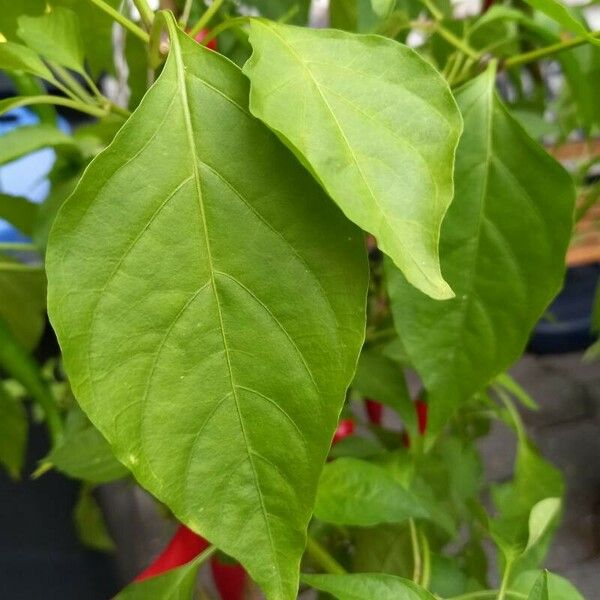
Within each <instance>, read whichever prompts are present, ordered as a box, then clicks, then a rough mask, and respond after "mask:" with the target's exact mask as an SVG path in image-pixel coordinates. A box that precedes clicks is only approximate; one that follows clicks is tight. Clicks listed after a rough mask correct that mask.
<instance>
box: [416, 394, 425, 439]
mask: <svg viewBox="0 0 600 600" xmlns="http://www.w3.org/2000/svg"><path fill="white" fill-rule="evenodd" d="M415 408H416V410H417V419H418V421H419V433H420V434H421V435H423V434H424V433H425V431H426V429H427V402H425V401H424V400H417V401H416V402H415Z"/></svg>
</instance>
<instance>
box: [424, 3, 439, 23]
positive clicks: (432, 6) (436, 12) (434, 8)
mask: <svg viewBox="0 0 600 600" xmlns="http://www.w3.org/2000/svg"><path fill="white" fill-rule="evenodd" d="M421 2H422V4H423V6H425V8H427V10H428V11H429V12H430V13H431V15H432V16H433V18H434V19H435V20H436V21H441V20H442V19H443V18H444V13H443V12H442V11H441V10H440V9H439V8H438V7H437V6H436V5H435V4H434V3H433V1H432V0H421Z"/></svg>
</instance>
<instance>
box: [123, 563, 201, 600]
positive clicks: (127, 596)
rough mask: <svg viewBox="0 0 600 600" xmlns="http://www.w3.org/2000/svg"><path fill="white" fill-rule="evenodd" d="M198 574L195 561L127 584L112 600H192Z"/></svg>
mask: <svg viewBox="0 0 600 600" xmlns="http://www.w3.org/2000/svg"><path fill="white" fill-rule="evenodd" d="M197 574H198V561H197V559H194V560H192V561H191V562H189V563H187V564H186V565H183V566H182V567H177V568H176V569H171V570H169V571H166V572H165V573H162V574H160V575H156V576H154V577H150V578H148V579H144V580H143V581H136V582H134V583H131V584H129V585H128V586H127V587H126V588H125V589H124V590H123V591H122V592H120V593H119V594H117V595H116V596H115V598H114V600H151V599H152V600H153V599H155V598H156V600H158V599H159V598H160V600H192V597H193V595H194V590H195V588H196V578H197Z"/></svg>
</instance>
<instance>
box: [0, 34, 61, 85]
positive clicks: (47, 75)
mask: <svg viewBox="0 0 600 600" xmlns="http://www.w3.org/2000/svg"><path fill="white" fill-rule="evenodd" d="M0 69H2V70H5V71H24V72H25V73H30V74H31V75H36V76H37V77H41V78H42V79H45V80H46V81H54V75H52V72H51V71H50V69H49V68H48V67H47V66H46V65H45V64H44V61H43V60H42V59H41V58H40V57H39V56H38V54H37V52H34V51H33V50H32V49H31V48H28V47H27V46H23V45H21V44H15V43H14V42H4V43H0Z"/></svg>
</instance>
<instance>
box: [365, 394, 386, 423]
mask: <svg viewBox="0 0 600 600" xmlns="http://www.w3.org/2000/svg"><path fill="white" fill-rule="evenodd" d="M365 408H366V410H367V416H368V417H369V421H371V423H373V425H381V418H382V417H383V404H381V402H377V401H376V400H369V399H367V400H365Z"/></svg>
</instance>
